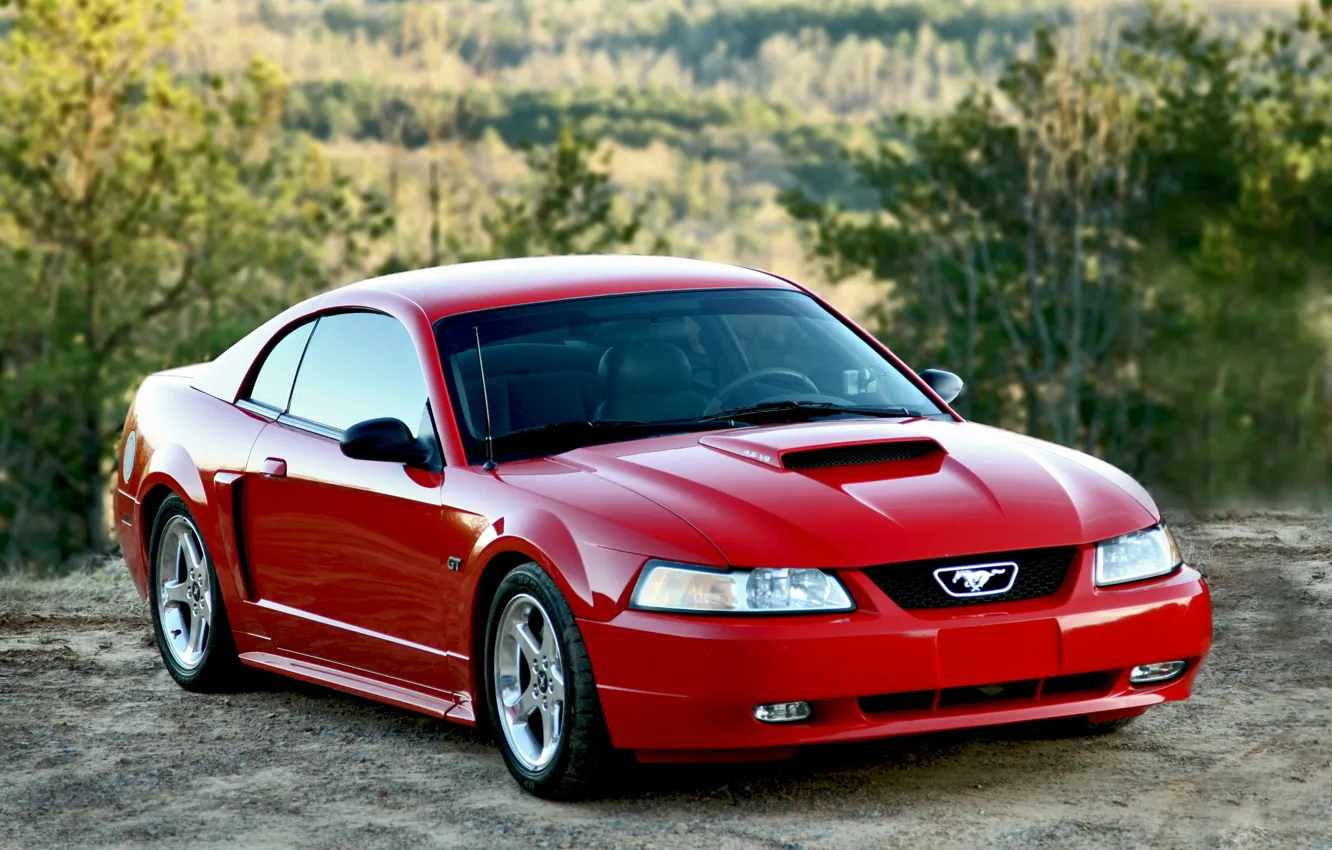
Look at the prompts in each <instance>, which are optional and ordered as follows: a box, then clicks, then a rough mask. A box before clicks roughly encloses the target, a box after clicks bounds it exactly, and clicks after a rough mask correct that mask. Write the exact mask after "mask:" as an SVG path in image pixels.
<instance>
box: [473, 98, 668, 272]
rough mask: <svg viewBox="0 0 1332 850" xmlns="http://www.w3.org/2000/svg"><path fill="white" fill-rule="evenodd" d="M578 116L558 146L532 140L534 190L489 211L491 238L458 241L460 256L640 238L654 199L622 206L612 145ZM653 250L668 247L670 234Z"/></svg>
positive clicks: (572, 248)
mask: <svg viewBox="0 0 1332 850" xmlns="http://www.w3.org/2000/svg"><path fill="white" fill-rule="evenodd" d="M600 148H601V145H600V143H599V142H598V141H597V140H596V139H593V138H592V137H591V136H588V135H586V134H584V133H582V132H581V131H580V130H579V128H578V127H577V126H576V125H574V124H569V123H566V124H564V125H563V126H561V128H560V131H559V136H558V139H557V141H556V142H555V144H554V145H552V146H550V147H532V146H529V147H528V156H527V164H528V167H529V168H530V169H531V171H532V185H531V187H530V189H529V191H528V194H527V196H526V197H519V198H516V199H508V198H497V199H496V201H495V205H494V210H493V211H492V212H490V213H488V214H486V215H484V216H483V217H482V220H481V235H482V238H483V241H484V244H483V245H481V246H478V247H470V246H467V245H463V244H457V245H456V248H457V251H458V255H459V258H460V259H464V260H481V259H493V258H499V257H531V256H540V255H556V254H597V253H605V252H608V251H613V250H615V249H617V248H621V247H625V246H632V245H634V244H636V243H638V242H639V237H640V235H641V233H642V230H643V224H644V217H645V215H646V212H647V209H648V207H649V206H650V204H651V199H647V200H644V201H642V202H640V203H639V204H638V205H636V206H634V207H631V208H629V209H622V208H621V205H620V204H619V203H618V200H619V198H618V194H617V193H616V191H615V188H614V186H613V185H612V184H611V178H610V172H609V168H610V159H611V150H610V149H609V148H607V149H606V150H605V151H603V152H601V153H598V151H599V149H600ZM648 250H649V251H650V252H651V253H663V252H665V251H666V250H667V247H666V242H665V240H664V239H662V238H661V237H656V238H655V239H653V240H651V242H650V245H649V246H648Z"/></svg>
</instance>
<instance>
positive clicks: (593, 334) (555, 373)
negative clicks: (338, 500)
mask: <svg viewBox="0 0 1332 850" xmlns="http://www.w3.org/2000/svg"><path fill="white" fill-rule="evenodd" d="M436 334H437V338H438V342H439V349H440V356H441V358H442V360H443V366H444V374H445V377H446V379H447V381H448V383H449V392H450V396H451V398H452V400H453V405H454V413H455V415H456V417H457V420H458V423H459V425H460V428H461V431H462V438H463V443H464V446H465V447H466V450H467V457H468V460H469V462H471V463H479V462H481V461H482V460H484V459H485V445H484V439H485V435H486V408H487V405H486V398H485V397H484V396H483V393H482V381H481V374H482V368H483V367H484V370H485V390H486V395H488V397H489V413H490V428H491V434H492V437H493V440H494V452H495V458H496V460H510V459H517V458H519V457H534V456H538V455H542V454H551V453H554V452H557V451H564V450H567V449H569V448H574V447H576V446H578V445H590V444H594V443H603V442H612V441H616V440H625V439H632V438H633V437H638V436H647V435H649V434H653V433H670V432H672V431H682V430H689V431H697V430H704V429H718V428H729V427H736V426H737V425H742V424H743V425H748V424H759V423H763V424H767V423H773V422H793V421H803V420H805V419H809V418H814V417H823V416H945V415H946V414H944V413H943V412H942V411H941V410H940V409H939V408H938V407H937V406H936V405H935V404H934V403H933V402H931V401H930V400H929V399H928V398H927V397H926V395H925V394H924V392H922V391H921V390H920V389H919V388H918V387H917V386H916V384H915V383H914V382H913V381H911V380H910V379H909V378H907V377H906V375H904V374H902V372H900V371H899V370H898V369H897V368H896V367H895V366H894V365H893V364H892V363H891V362H890V361H889V360H887V359H885V358H884V357H883V356H882V355H881V354H880V353H879V352H878V351H877V350H876V349H875V348H874V347H873V346H871V345H870V343H868V342H867V341H866V340H864V339H862V338H861V337H860V336H859V335H858V334H857V333H856V332H854V331H853V330H852V329H851V328H850V327H848V326H847V325H846V324H845V323H843V322H842V321H841V320H840V319H839V318H838V317H837V316H835V315H833V314H831V313H829V312H828V311H827V310H825V309H824V308H823V307H822V306H821V305H820V304H819V303H818V302H817V301H815V300H814V299H812V298H810V297H809V296H808V295H805V294H804V293H800V292H793V291H789V290H780V289H726V290H686V291H676V292H653V293H644V294H634V295H613V296H602V297H593V298H579V299H571V300H565V301H553V302H546V303H541V304H526V305H521V306H517V307H505V308H501V309H495V310H483V311H478V312H475V313H468V314H464V315H461V316H455V317H452V318H448V319H443V320H441V321H440V322H439V323H438V325H437V326H436ZM478 339H479V340H480V350H481V357H480V358H479V360H478V357H477V345H478Z"/></svg>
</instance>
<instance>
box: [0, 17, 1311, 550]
mask: <svg viewBox="0 0 1332 850" xmlns="http://www.w3.org/2000/svg"><path fill="white" fill-rule="evenodd" d="M1193 8H1194V11H1192V12H1181V11H1180V8H1179V7H1176V6H1173V5H1169V4H1166V5H1155V4H1146V5H1144V4H1140V3H1137V2H1105V3H1102V2H1092V0H1085V2H1075V0H1062V2H1057V0H939V2H928V3H926V2H916V3H913V2H903V0H823V1H822V2H816V0H766V1H765V0H259V2H249V0H246V2H241V0H190V1H189V2H186V0H0V303H3V304H4V305H5V309H3V310H0V379H3V380H2V381H0V561H2V562H17V563H39V564H40V563H54V564H60V563H67V562H68V559H69V558H70V557H71V556H74V555H78V554H80V553H83V552H87V551H89V550H97V549H100V548H102V547H104V546H105V545H107V542H108V540H109V535H108V534H107V518H106V517H105V515H104V511H103V507H104V505H105V502H106V495H107V493H109V491H110V477H111V475H112V473H113V470H114V469H115V460H116V458H115V457H114V448H113V447H114V446H115V445H116V440H117V438H118V436H119V433H120V426H121V423H122V422H123V421H124V413H125V408H126V405H127V404H128V401H129V398H130V396H131V394H132V392H133V389H134V387H135V386H136V385H137V383H138V381H139V380H140V379H141V378H142V376H143V375H144V374H146V373H148V372H150V371H153V370H155V369H160V368H164V367H167V366H173V365H179V364H181V363H185V362H191V361H196V360H200V359H206V358H209V357H212V356H214V355H216V354H217V353H218V352H219V351H220V350H222V349H223V348H224V347H225V346H226V345H228V344H230V342H232V341H234V340H235V339H236V338H238V337H239V336H240V335H241V334H243V333H244V332H245V331H247V330H248V329H250V328H252V327H253V326H255V325H256V324H257V323H258V322H259V321H261V320H262V319H263V318H266V317H267V316H268V315H271V314H272V313H273V312H275V311H276V310H277V309H279V308H281V307H282V306H285V305H287V304H290V303H292V302H294V301H296V300H299V299H300V298H303V297H306V296H308V295H309V294H312V293H314V292H317V291H320V290H322V289H325V288H328V287H330V286H336V285H341V284H343V283H347V282H350V281H353V280H356V279H358V278H361V277H365V276H368V275H371V274H375V273H377V272H382V271H390V270H395V269H401V268H408V267H417V266H424V265H431V264H439V263H447V262H456V261H460V260H467V259H478V258H486V257H497V256H515V255H524V254H553V253H569V252H584V251H606V250H611V251H638V252H653V251H656V252H669V253H672V254H678V255H682V256H694V257H702V258H705V259H718V260H725V261H731V262H738V263H742V264H745V265H752V266H758V267H763V268H768V269H771V270H773V271H776V272H778V273H780V274H785V275H788V276H791V277H794V278H796V279H799V280H802V281H804V282H807V283H810V284H812V285H814V286H815V287H816V288H818V289H820V290H821V291H823V292H824V293H826V294H828V295H829V297H830V298H831V299H832V300H833V301H834V302H836V303H838V304H840V305H841V306H843V307H844V308H846V309H847V310H849V311H850V312H852V313H853V314H854V315H856V316H858V317H859V318H861V319H863V320H864V322H865V323H866V324H867V326H868V327H870V329H871V330H873V331H874V332H875V333H878V334H880V335H881V336H882V338H884V339H885V340H886V341H887V342H888V343H889V344H890V345H892V346H893V347H894V348H895V349H897V350H898V351H899V352H900V353H901V354H902V355H904V356H905V357H906V358H907V360H908V361H909V362H911V363H912V364H913V365H915V366H917V367H918V368H923V367H926V366H936V365H938V366H945V367H950V368H953V369H955V370H956V371H958V372H960V373H961V374H962V375H963V377H964V378H965V379H966V381H967V382H968V384H969V387H970V389H969V391H968V392H967V393H966V394H965V395H964V396H963V397H962V399H961V400H960V402H959V409H960V410H961V411H962V412H963V413H964V415H967V416H969V417H972V418H975V419H977V420H979V421H983V422H989V423H993V424H996V425H1000V426H1003V427H1008V428H1013V429H1016V430H1020V431H1025V432H1027V433H1030V434H1033V435H1035V436H1038V437H1042V438H1045V439H1052V440H1055V441H1058V442H1062V443H1065V444H1068V445H1072V446H1076V447H1078V448H1081V449H1084V450H1086V451H1089V452H1091V453H1093V454H1096V455H1098V456H1101V457H1104V458H1106V459H1107V460H1110V461H1112V462H1114V463H1116V464H1119V465H1120V466H1122V467H1124V468H1125V469H1127V470H1128V471H1129V472H1131V473H1133V474H1135V475H1138V476H1141V477H1142V478H1143V479H1144V480H1146V481H1147V482H1148V483H1149V484H1151V485H1153V486H1154V487H1157V488H1158V490H1159V492H1162V493H1167V494H1172V495H1175V496H1183V497H1187V498H1188V499H1190V500H1193V501H1195V502H1217V501H1224V500H1229V499H1235V498H1244V497H1248V496H1250V495H1252V494H1267V495H1283V496H1284V495H1286V494H1292V493H1293V494H1297V495H1299V496H1301V497H1307V496H1308V495H1309V494H1311V493H1312V494H1316V495H1321V494H1326V492H1327V482H1328V480H1329V475H1330V474H1332V467H1330V466H1329V446H1330V445H1332V416H1329V408H1328V399H1329V396H1332V378H1330V376H1332V342H1330V340H1332V305H1330V304H1329V301H1328V295H1327V289H1326V284H1327V281H1328V280H1329V277H1330V275H1329V272H1332V238H1329V237H1332V67H1329V65H1328V64H1327V60H1328V58H1329V57H1332V0H1322V1H1321V2H1318V3H1315V4H1313V5H1309V6H1307V7H1306V8H1304V9H1303V11H1300V6H1299V5H1298V4H1297V3H1294V2H1279V0H1226V1H1225V2H1209V3H1195V4H1194V7H1193Z"/></svg>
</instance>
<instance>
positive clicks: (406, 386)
mask: <svg viewBox="0 0 1332 850" xmlns="http://www.w3.org/2000/svg"><path fill="white" fill-rule="evenodd" d="M425 405H426V388H425V378H424V377H423V376H422V374H421V363H420V361H419V359H418V358H417V356H416V348H415V347H414V346H413V345H412V339H411V336H410V335H409V334H408V333H407V329H406V328H404V327H403V326H402V324H401V323H399V322H398V320H397V319H394V318H393V317H391V316H385V315H383V314H381V313H335V314H333V315H331V316H323V317H321V318H320V319H319V323H318V325H317V326H316V327H315V331H314V336H313V337H312V338H311V339H310V344H309V346H307V348H306V351H305V358H304V359H303V360H302V361H301V369H300V374H298V375H297V376H296V386H295V388H294V389H293V390H292V393H291V406H290V408H289V409H288V412H289V413H290V414H291V415H293V416H299V417H300V418H302V419H305V420H308V421H310V422H317V423H318V424H320V425H324V426H327V427H329V428H333V429H335V430H338V431H344V430H346V429H347V428H349V427H351V426H352V425H355V424H356V423H357V422H364V421H365V420H367V419H380V418H383V417H392V418H394V419H399V420H402V422H403V423H404V424H406V425H407V427H408V428H410V429H411V431H412V434H413V435H415V436H420V435H421V432H422V425H423V423H425V422H427V421H428V420H426V419H425V417H424V416H423V413H424V411H425Z"/></svg>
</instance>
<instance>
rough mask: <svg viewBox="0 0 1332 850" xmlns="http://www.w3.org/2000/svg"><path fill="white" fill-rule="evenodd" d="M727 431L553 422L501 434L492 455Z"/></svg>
mask: <svg viewBox="0 0 1332 850" xmlns="http://www.w3.org/2000/svg"><path fill="white" fill-rule="evenodd" d="M726 427H729V426H728V425H726V424H725V422H723V421H712V420H703V419H676V420H667V421H664V422H640V421H637V420H628V419H589V420H575V421H572V422H552V423H550V424H549V425H535V426H533V427H531V428H521V429H519V430H517V431H510V432H509V433H507V434H501V435H499V436H498V437H495V439H494V451H495V453H496V454H503V455H510V456H513V455H524V456H528V457H533V456H538V455H547V454H557V453H559V452H566V451H569V450H570V449H576V448H581V447H583V446H591V445H596V444H597V443H613V442H617V441H619V440H630V439H634V438H636V437H647V436H653V435H656V434H675V433H685V432H689V431H715V430H716V429H718V428H726Z"/></svg>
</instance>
